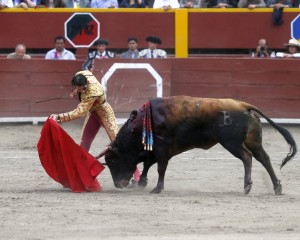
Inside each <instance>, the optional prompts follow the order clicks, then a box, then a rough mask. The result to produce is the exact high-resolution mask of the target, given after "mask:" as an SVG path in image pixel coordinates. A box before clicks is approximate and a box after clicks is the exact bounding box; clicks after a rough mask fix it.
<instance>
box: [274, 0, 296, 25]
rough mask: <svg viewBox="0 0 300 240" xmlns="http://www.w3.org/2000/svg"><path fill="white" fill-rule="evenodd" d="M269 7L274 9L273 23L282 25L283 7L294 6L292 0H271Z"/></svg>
mask: <svg viewBox="0 0 300 240" xmlns="http://www.w3.org/2000/svg"><path fill="white" fill-rule="evenodd" d="M268 7H271V8H273V9H274V11H273V24H274V25H281V24H282V23H283V20H282V15H283V9H284V8H285V7H286V8H289V7H292V3H291V1H290V0H269V1H268Z"/></svg>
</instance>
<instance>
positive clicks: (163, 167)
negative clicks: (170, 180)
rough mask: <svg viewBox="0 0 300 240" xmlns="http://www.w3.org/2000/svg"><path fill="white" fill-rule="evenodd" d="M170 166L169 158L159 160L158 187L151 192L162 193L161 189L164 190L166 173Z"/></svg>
mask: <svg viewBox="0 0 300 240" xmlns="http://www.w3.org/2000/svg"><path fill="white" fill-rule="evenodd" d="M167 166H168V160H166V159H165V160H163V161H158V162H157V171H158V182H157V185H156V187H155V188H154V189H153V190H152V191H151V193H160V192H161V190H164V184H165V173H166V170H167Z"/></svg>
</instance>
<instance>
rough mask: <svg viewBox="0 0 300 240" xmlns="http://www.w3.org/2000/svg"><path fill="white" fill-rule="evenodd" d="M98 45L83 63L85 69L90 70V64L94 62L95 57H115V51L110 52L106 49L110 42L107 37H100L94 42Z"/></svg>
mask: <svg viewBox="0 0 300 240" xmlns="http://www.w3.org/2000/svg"><path fill="white" fill-rule="evenodd" d="M93 45H94V46H96V48H97V49H96V50H93V51H91V52H90V53H89V54H88V57H87V59H86V61H85V62H84V63H83V66H82V68H83V70H88V66H90V65H91V62H93V60H94V59H104V58H114V57H115V54H114V53H113V52H110V51H108V50H106V48H107V46H108V45H109V42H108V41H107V40H105V39H101V38H100V39H98V40H97V41H95V42H94V44H93Z"/></svg>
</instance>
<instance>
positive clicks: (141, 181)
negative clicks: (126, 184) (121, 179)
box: [139, 178, 148, 188]
mask: <svg viewBox="0 0 300 240" xmlns="http://www.w3.org/2000/svg"><path fill="white" fill-rule="evenodd" d="M147 184H148V180H147V179H142V178H140V181H139V187H142V188H145V187H146V186H147Z"/></svg>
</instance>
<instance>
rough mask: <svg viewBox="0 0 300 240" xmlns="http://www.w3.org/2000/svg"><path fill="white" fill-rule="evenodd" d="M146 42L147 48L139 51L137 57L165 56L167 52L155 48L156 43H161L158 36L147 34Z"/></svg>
mask: <svg viewBox="0 0 300 240" xmlns="http://www.w3.org/2000/svg"><path fill="white" fill-rule="evenodd" d="M146 41H147V42H148V49H144V50H142V51H140V56H139V58H166V57H167V53H166V52H165V51H164V50H162V49H157V45H158V44H161V43H162V42H161V40H160V38H158V37H156V36H149V37H147V38H146Z"/></svg>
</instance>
